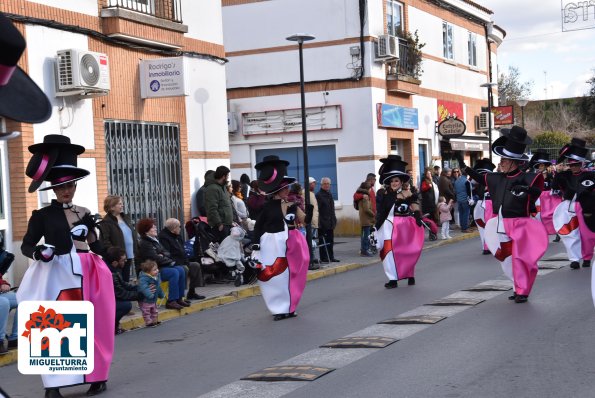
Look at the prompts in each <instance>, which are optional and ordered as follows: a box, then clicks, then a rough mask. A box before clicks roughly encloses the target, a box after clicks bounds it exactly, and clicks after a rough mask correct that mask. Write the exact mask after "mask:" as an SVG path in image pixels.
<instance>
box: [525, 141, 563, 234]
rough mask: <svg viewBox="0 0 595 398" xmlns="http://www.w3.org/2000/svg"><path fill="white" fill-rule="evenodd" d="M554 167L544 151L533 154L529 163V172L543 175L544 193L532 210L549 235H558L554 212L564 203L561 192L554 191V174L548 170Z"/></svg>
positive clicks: (540, 150)
mask: <svg viewBox="0 0 595 398" xmlns="http://www.w3.org/2000/svg"><path fill="white" fill-rule="evenodd" d="M551 165H552V161H551V160H550V156H549V155H548V153H547V152H546V151H544V150H543V149H538V150H536V151H535V152H534V153H533V156H532V157H531V160H530V161H529V169H528V170H527V171H528V172H535V173H541V174H542V175H543V192H542V193H541V195H540V196H539V198H538V199H537V201H536V202H535V209H534V210H532V213H533V217H534V218H535V219H537V220H539V221H541V222H542V223H543V225H544V227H545V230H546V232H547V234H548V235H556V230H555V229H554V222H553V218H554V210H555V209H556V207H557V206H558V205H559V204H560V202H562V198H561V197H560V195H559V192H560V191H559V190H553V189H552V182H553V179H554V176H553V174H549V173H548V171H547V168H548V167H549V166H551Z"/></svg>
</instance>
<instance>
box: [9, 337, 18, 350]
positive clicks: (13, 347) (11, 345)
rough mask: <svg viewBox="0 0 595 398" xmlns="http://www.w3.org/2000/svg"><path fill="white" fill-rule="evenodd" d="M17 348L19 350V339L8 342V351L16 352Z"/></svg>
mask: <svg viewBox="0 0 595 398" xmlns="http://www.w3.org/2000/svg"><path fill="white" fill-rule="evenodd" d="M17 348H19V340H18V339H14V340H8V349H9V350H16V349H17Z"/></svg>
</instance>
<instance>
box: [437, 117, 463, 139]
mask: <svg viewBox="0 0 595 398" xmlns="http://www.w3.org/2000/svg"><path fill="white" fill-rule="evenodd" d="M465 130H467V126H466V125H465V122H464V121H462V120H460V119H457V118H456V117H448V118H447V119H445V120H443V121H441V122H440V124H438V134H440V135H441V136H443V137H445V138H456V137H460V136H462V135H463V134H465Z"/></svg>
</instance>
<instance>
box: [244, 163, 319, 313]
mask: <svg viewBox="0 0 595 398" xmlns="http://www.w3.org/2000/svg"><path fill="white" fill-rule="evenodd" d="M288 165H289V162H288V161H285V160H281V159H279V157H278V156H275V155H270V156H265V157H264V159H263V161H262V162H260V163H258V164H256V166H255V168H256V170H258V172H259V174H258V187H259V188H260V189H261V190H262V191H264V192H265V193H266V194H267V195H269V197H270V199H269V200H268V201H267V202H266V203H265V205H264V207H263V208H262V212H261V213H260V214H259V216H258V218H257V219H256V224H255V225H254V242H258V243H257V244H256V245H253V248H252V249H253V253H252V257H253V258H254V259H256V260H257V261H258V266H257V267H258V268H260V270H259V272H258V275H257V278H258V284H259V286H260V291H261V293H262V297H263V299H264V302H265V304H266V306H267V308H268V310H269V311H270V312H271V313H272V314H273V319H274V320H275V321H279V320H281V319H285V318H292V317H294V316H296V313H295V311H296V308H297V306H298V304H299V302H300V299H301V297H302V293H303V291H304V288H305V287H306V279H307V273H308V265H309V264H310V254H309V251H308V244H307V242H306V239H305V237H304V235H303V234H302V233H301V232H300V231H299V230H298V229H297V228H296V224H297V223H302V224H303V223H304V221H307V220H305V219H306V217H305V214H304V212H302V211H301V210H300V208H299V207H298V206H297V205H296V204H293V203H289V202H287V196H288V194H289V186H290V185H291V184H293V183H294V182H295V181H296V179H295V178H293V177H287V176H286V174H287V166H288ZM306 210H307V212H308V213H309V214H310V217H311V214H312V213H311V209H310V210H309V209H306Z"/></svg>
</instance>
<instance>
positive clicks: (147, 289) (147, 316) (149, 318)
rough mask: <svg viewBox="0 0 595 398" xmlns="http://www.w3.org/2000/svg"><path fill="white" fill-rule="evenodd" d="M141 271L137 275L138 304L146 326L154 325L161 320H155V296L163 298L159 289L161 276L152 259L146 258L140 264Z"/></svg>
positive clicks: (163, 295)
mask: <svg viewBox="0 0 595 398" xmlns="http://www.w3.org/2000/svg"><path fill="white" fill-rule="evenodd" d="M140 269H141V272H140V274H139V277H138V291H139V293H140V294H141V298H140V299H139V301H138V305H139V307H140V309H141V311H142V313H143V319H144V320H145V325H146V326H147V327H149V326H150V327H155V326H157V325H159V324H160V323H161V322H159V321H158V320H157V298H164V297H165V294H164V293H163V290H161V277H160V276H159V268H158V267H157V263H156V262H155V261H153V260H147V261H145V262H143V263H141V265H140Z"/></svg>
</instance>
